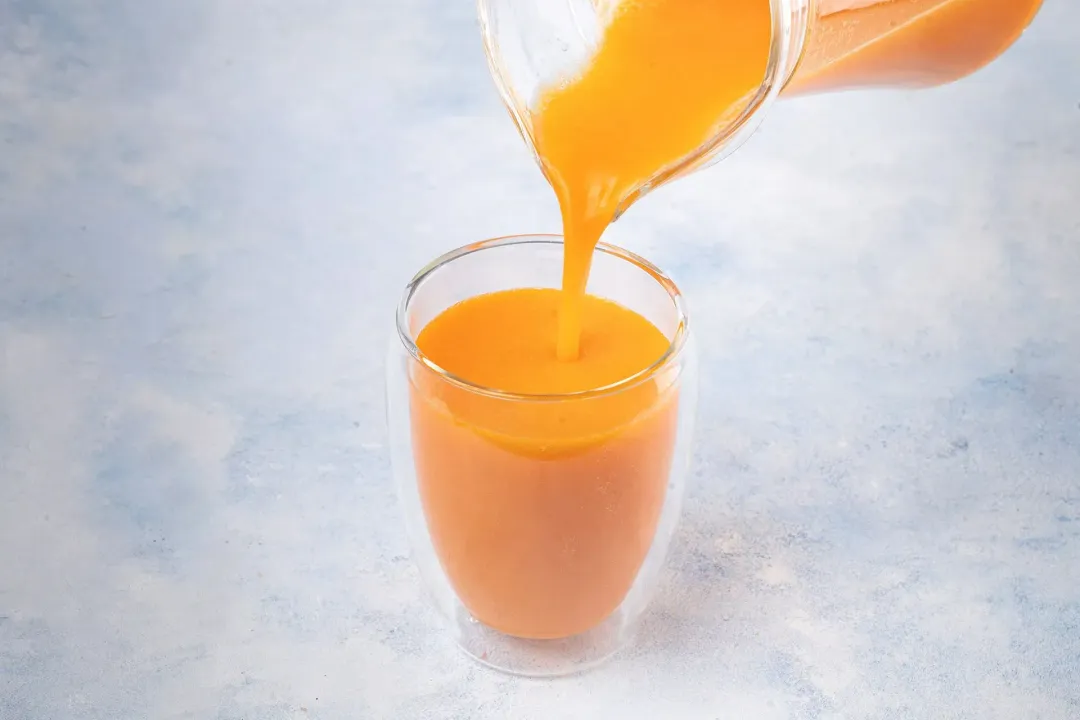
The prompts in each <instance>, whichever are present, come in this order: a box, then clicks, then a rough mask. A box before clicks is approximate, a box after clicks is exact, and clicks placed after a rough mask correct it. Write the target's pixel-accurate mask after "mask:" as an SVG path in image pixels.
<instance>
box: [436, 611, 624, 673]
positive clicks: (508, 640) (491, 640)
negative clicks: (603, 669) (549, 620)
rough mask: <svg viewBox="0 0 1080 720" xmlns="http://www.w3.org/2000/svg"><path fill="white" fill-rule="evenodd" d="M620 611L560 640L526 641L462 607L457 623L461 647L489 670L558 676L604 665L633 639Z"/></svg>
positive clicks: (457, 634)
mask: <svg viewBox="0 0 1080 720" xmlns="http://www.w3.org/2000/svg"><path fill="white" fill-rule="evenodd" d="M622 615H623V613H622V611H621V610H617V611H615V613H614V614H613V615H611V616H610V617H609V618H608V619H607V620H605V621H604V622H602V623H600V624H599V625H598V626H596V627H595V628H593V629H592V630H589V631H587V632H584V633H581V634H580V635H574V636H573V637H568V638H561V639H558V640H525V639H522V638H516V637H511V636H510V635H506V634H504V633H501V632H499V631H498V630H495V629H493V628H491V627H488V626H487V625H485V624H483V623H482V622H480V621H479V620H477V619H476V618H474V617H472V616H471V615H469V613H468V611H467V610H465V609H464V608H461V607H459V608H458V612H457V613H456V617H455V619H454V620H455V622H454V624H455V625H456V628H455V630H456V636H457V641H458V645H459V646H460V647H461V649H462V650H464V651H465V653H466V654H467V655H469V656H470V657H472V658H473V659H474V660H476V661H477V662H479V663H481V664H482V665H486V666H487V667H490V668H493V669H495V670H499V671H501V672H504V673H508V674H510V675H519V676H524V677H559V676H562V675H573V674H575V673H581V672H585V671H587V670H591V669H593V668H595V667H597V666H598V665H601V664H603V663H604V662H605V661H606V660H608V659H609V658H611V656H613V655H614V654H615V653H617V652H618V651H619V650H621V649H623V648H624V647H626V645H627V644H628V642H629V641H630V640H631V639H632V637H633V628H631V627H629V626H628V624H627V623H626V622H624V620H623V617H622Z"/></svg>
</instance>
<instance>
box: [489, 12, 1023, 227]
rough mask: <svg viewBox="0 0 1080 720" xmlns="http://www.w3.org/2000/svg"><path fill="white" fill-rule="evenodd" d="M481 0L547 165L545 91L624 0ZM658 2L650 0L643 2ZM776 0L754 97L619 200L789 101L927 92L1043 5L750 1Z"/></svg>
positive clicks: (982, 60) (582, 57)
mask: <svg viewBox="0 0 1080 720" xmlns="http://www.w3.org/2000/svg"><path fill="white" fill-rule="evenodd" d="M631 1H634V0H478V9H479V16H480V25H481V31H482V34H483V38H484V44H485V49H486V51H487V57H488V62H489V65H490V68H491V73H492V76H493V77H494V79H495V82H496V85H497V86H498V89H499V92H500V94H501V95H502V98H503V101H504V102H505V104H506V106H507V108H508V109H509V110H510V114H511V115H512V117H513V119H514V122H515V123H516V125H517V127H518V130H519V131H520V133H521V136H522V138H523V139H524V140H525V142H526V144H527V145H528V147H529V148H530V150H531V151H532V153H533V155H534V157H536V159H537V161H538V162H539V157H538V156H537V152H536V143H535V134H534V127H533V119H534V112H535V107H536V103H537V100H538V98H539V97H540V96H541V93H542V92H543V91H544V90H545V89H547V88H549V87H552V86H553V85H555V84H557V83H559V82H560V81H564V80H566V79H568V78H571V77H573V76H574V75H575V73H577V72H580V70H581V69H582V68H584V67H585V65H586V63H587V62H588V61H589V59H590V57H591V55H592V54H593V53H594V51H595V49H596V47H597V46H598V44H599V42H600V41H601V39H602V37H603V32H604V28H605V27H606V25H607V23H608V22H609V21H610V19H611V18H612V17H613V16H614V13H616V12H617V11H618V8H619V5H620V4H621V3H622V2H631ZM646 1H649V0H646ZM745 1H746V2H760V3H765V4H767V5H768V6H769V10H770V14H771V21H772V30H771V42H770V47H769V60H768V64H767V66H766V68H765V72H764V75H763V77H762V79H761V84H760V86H759V87H758V88H757V91H756V92H753V93H751V94H750V95H749V96H747V97H746V98H745V102H740V103H739V104H738V105H737V106H736V107H735V108H734V109H733V110H731V111H729V112H728V113H727V114H726V116H724V117H720V118H717V122H716V125H715V127H714V128H713V131H712V132H711V134H710V136H709V138H708V140H707V141H706V142H704V143H703V144H702V145H700V146H699V147H698V148H697V149H696V150H694V151H693V152H692V153H690V154H689V155H687V156H686V157H684V158H682V159H681V160H680V161H679V162H677V163H675V164H673V165H670V166H668V167H667V168H665V169H663V170H661V171H659V172H658V173H657V174H656V175H655V176H654V177H652V178H650V179H649V181H648V182H646V183H645V184H644V185H643V186H642V187H640V188H638V189H637V190H636V191H635V192H633V193H631V194H630V195H629V196H627V198H626V199H625V200H624V201H623V202H622V203H621V205H620V207H619V210H618V212H617V214H616V217H618V215H621V214H622V212H624V211H625V210H626V208H628V207H629V206H630V205H631V204H633V203H634V202H635V201H636V200H637V199H638V198H640V197H641V196H642V195H644V194H645V193H647V192H649V191H650V190H652V189H654V188H656V187H658V186H660V185H662V184H664V183H666V182H668V181H670V180H672V179H674V178H676V177H680V176H682V175H685V174H688V173H690V172H694V171H696V170H699V169H701V168H703V167H706V166H708V165H711V164H713V163H715V162H716V161H718V160H720V159H721V158H723V157H724V156H726V155H728V154H730V153H731V152H732V151H733V150H735V149H736V148H737V147H738V146H739V145H740V144H741V143H742V142H743V141H745V139H746V138H747V137H749V135H750V134H751V133H752V132H753V131H754V130H755V129H756V128H757V126H758V125H759V124H760V122H761V121H762V119H763V118H764V115H765V111H766V110H767V109H768V107H769V106H770V105H771V104H772V103H773V102H774V101H775V100H776V99H777V98H778V97H780V96H788V95H796V94H805V93H813V92H825V91H831V90H842V89H851V88H860V87H929V86H934V85H941V84H945V83H948V82H952V81H954V80H957V79H960V78H962V77H964V76H966V75H969V74H971V73H973V72H975V71H976V70H978V69H980V68H981V67H983V66H984V65H986V64H988V63H990V62H991V61H993V60H994V59H995V58H997V57H998V56H999V55H1001V54H1002V53H1003V52H1004V51H1005V50H1006V49H1008V48H1009V47H1010V46H1011V45H1012V44H1013V43H1014V42H1015V41H1016V40H1017V38H1019V37H1020V35H1021V33H1022V32H1023V31H1024V29H1025V28H1026V27H1027V26H1028V25H1029V24H1030V22H1031V21H1032V19H1033V18H1034V16H1035V15H1036V13H1037V12H1038V10H1039V8H1040V7H1041V5H1042V0H745Z"/></svg>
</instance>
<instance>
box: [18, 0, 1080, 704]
mask: <svg viewBox="0 0 1080 720" xmlns="http://www.w3.org/2000/svg"><path fill="white" fill-rule="evenodd" d="M1078 25H1080V6H1078V5H1077V4H1076V3H1075V2H1073V0H1047V4H1046V7H1045V9H1044V11H1043V13H1042V15H1041V16H1040V17H1039V18H1038V19H1037V21H1036V24H1035V26H1034V27H1033V28H1032V30H1031V31H1030V32H1029V33H1028V34H1027V35H1026V36H1025V37H1024V38H1023V40H1022V41H1021V42H1020V44H1019V45H1017V46H1016V47H1015V48H1014V49H1013V50H1012V51H1011V52H1010V53H1009V54H1008V55H1007V56H1006V57H1005V58H1004V59H1003V60H1002V61H1000V62H998V63H996V64H995V65H993V66H992V67H991V68H989V69H988V70H986V71H985V72H983V73H981V74H979V75H977V76H975V77H973V78H970V79H968V80H966V81H964V82H962V83H959V84H957V85H954V86H950V87H947V88H943V89H938V90H933V91H926V92H921V93H902V92H877V93H852V94H843V95H836V96H831V97H818V98H811V99H803V100H795V101H788V102H785V103H783V104H781V105H778V106H777V107H776V108H775V109H774V112H773V113H772V115H771V116H770V118H769V119H768V120H767V122H766V124H765V127H764V128H763V129H762V131H761V132H760V133H759V134H758V135H757V136H756V137H755V138H754V139H753V140H752V141H751V143H750V144H749V145H747V146H746V147H744V148H743V149H742V150H741V151H740V152H739V153H737V154H736V156H734V157H733V158H732V159H731V160H730V161H728V162H726V163H724V164H723V165H721V166H719V167H717V168H714V169H712V170H711V171H709V172H707V173H704V174H701V175H698V176H696V177H694V178H691V179H689V180H686V181H682V182H680V183H679V184H676V185H673V186H671V187H670V188H668V189H665V190H664V191H662V192H658V193H657V194H655V195H654V196H652V197H649V198H647V199H646V200H645V201H643V202H642V203H641V204H640V205H639V206H638V207H636V208H634V209H633V210H632V211H631V212H630V213H628V214H627V216H626V217H625V218H624V219H623V220H622V221H620V223H619V224H618V225H617V226H616V227H615V228H614V229H613V230H612V232H611V235H610V240H611V241H613V242H616V243H619V244H623V245H625V246H627V247H630V248H631V249H634V250H636V251H639V252H641V253H643V254H645V255H646V256H648V257H650V258H651V259H653V260H655V261H656V262H657V263H658V264H660V265H661V266H663V267H665V268H667V269H669V270H670V271H671V272H672V274H673V275H674V276H675V277H676V279H677V280H679V281H680V283H681V284H682V286H683V288H684V290H685V291H686V292H687V294H688V296H689V300H690V303H691V312H692V313H693V315H694V317H695V323H696V327H697V330H698V332H699V333H700V335H699V337H700V339H701V349H702V354H703V357H702V359H703V362H702V393H703V394H702V404H701V420H700V424H699V428H700V432H699V436H698V441H697V445H696V447H697V451H696V457H695V465H694V470H693V476H692V478H691V479H690V483H689V491H688V497H687V502H686V506H685V513H684V517H683V522H682V525H681V526H680V529H679V531H678V534H677V536H676V538H675V541H674V544H673V549H672V554H671V557H670V562H669V565H668V570H667V571H666V573H665V575H664V578H663V581H662V584H661V587H660V589H659V591H658V596H657V598H656V600H655V602H654V604H653V606H652V608H651V610H650V612H649V614H648V616H647V618H646V620H645V622H644V626H643V628H642V631H641V635H640V638H639V641H638V642H637V644H636V645H634V646H633V647H632V648H631V649H630V650H628V651H626V652H624V653H623V654H622V655H620V656H618V657H617V658H616V659H615V660H614V661H613V662H611V663H610V664H608V665H606V666H604V667H603V668H602V669H600V670H598V671H596V672H593V673H591V674H588V675H585V676H580V677H575V678H570V679H564V680H561V681H556V682H539V681H527V680H519V679H513V678H509V677H505V676H502V675H499V674H496V673H493V672H490V671H488V670H485V669H483V668H481V667H479V666H477V665H474V664H473V663H471V662H470V661H468V660H467V659H466V658H465V657H464V656H463V655H462V654H461V653H459V652H458V651H457V650H456V649H455V648H454V647H453V646H452V645H451V643H450V641H449V640H448V639H447V638H446V636H445V635H442V634H440V633H439V630H438V628H439V625H438V622H437V620H436V616H435V615H434V613H433V611H431V610H429V609H428V607H427V606H426V605H425V603H424V601H423V595H422V591H421V586H420V581H419V578H418V575H417V572H416V570H415V569H414V567H413V565H412V564H411V563H410V560H409V548H408V545H407V542H406V538H405V534H404V532H403V529H402V526H401V523H400V521H399V514H398V507H397V501H396V496H395V491H394V487H393V483H392V480H391V476H390V471H389V467H388V457H387V451H386V437H385V431H384V420H383V400H382V386H383V376H382V365H383V355H384V348H385V343H386V342H387V341H388V340H389V338H390V327H391V324H390V317H391V312H392V308H393V305H394V303H395V302H396V299H397V293H398V290H399V288H400V287H401V286H402V285H403V284H404V282H405V281H406V280H407V278H408V276H409V275H410V274H411V273H412V271H414V270H415V269H416V268H418V267H419V266H420V265H421V264H422V263H423V262H425V261H427V260H428V259H430V258H431V257H433V256H434V255H436V254H438V253H440V252H442V251H444V250H446V249H449V248H451V247H454V246H457V245H460V244H463V243H466V242H469V241H473V240H477V239H481V238H486V237H491V236H495V235H501V234H510V233H515V232H528V231H538V230H546V231H550V230H557V221H558V218H557V213H556V209H555V206H554V202H553V200H552V197H551V193H550V190H549V189H548V188H547V187H546V186H545V184H544V182H543V180H542V178H541V176H540V174H539V172H538V171H537V170H536V169H535V167H534V166H533V165H532V163H531V160H530V158H529V157H528V155H527V153H526V152H525V150H524V148H523V147H522V145H521V142H520V140H519V139H518V137H517V136H516V134H515V131H514V129H513V128H512V126H511V123H510V121H509V120H508V118H507V117H506V116H505V114H504V112H503V110H502V108H501V106H500V105H499V103H498V99H497V97H496V95H495V92H494V90H493V88H492V85H491V83H490V80H489V78H488V76H487V70H486V67H485V65H484V62H483V57H482V51H481V47H480V42H479V35H478V30H477V28H476V25H475V20H474V10H473V7H472V3H471V2H467V1H459V0H453V1H447V0H396V1H394V2H382V3H376V2H364V1H360V2H344V1H342V0H318V1H316V2H304V3H298V2H287V1H285V0H278V1H276V2H274V1H271V0H240V1H237V2H232V1H230V2H215V1H213V0H188V1H187V2H166V1H165V0H115V1H114V2H109V3H103V2H92V1H91V0H0V363H2V364H0V369H2V372H0V718H3V720H54V719H68V718H70V719H72V720H82V719H91V718H92V719H95V720H96V719H98V718H102V719H109V720H111V719H114V718H152V719H154V720H158V719H166V718H210V719H215V720H226V719H227V720H239V719H241V718H242V719H244V720H279V719H284V718H289V719H298V718H303V719H304V720H308V719H313V720H316V719H317V720H336V719H338V718H395V719H397V718H406V719H408V718H499V719H503V718H515V719H519V718H520V719H525V720H532V719H545V720H546V719H548V718H571V719H578V718H647V719H649V720H655V719H657V718H688V719H691V720H698V719H700V720H717V719H723V720H728V719H731V720H745V719H754V720H757V719H759V718H760V719H762V720H782V719H790V720H811V719H815V718H817V719H821V720H826V719H828V720H839V719H841V718H843V719H848V718H850V719H852V720H854V719H862V718H869V719H874V720H878V719H880V720H886V719H896V720H910V719H912V718H928V719H932V720H943V719H952V718H956V719H960V718H964V719H969V718H970V719H971V720H1017V719H1019V718H1024V719H1036V718H1044V719H1046V720H1075V719H1076V718H1078V717H1080V202H1078V200H1080V73H1078V72H1077V70H1080V46H1078V45H1077V41H1076V37H1077V35H1076V28H1077V26H1078Z"/></svg>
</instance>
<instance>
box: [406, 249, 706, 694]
mask: <svg viewBox="0 0 1080 720" xmlns="http://www.w3.org/2000/svg"><path fill="white" fill-rule="evenodd" d="M562 256H563V247H562V239H561V238H560V237H558V236H553V235H534V236H519V237H510V238H502V239H498V240H490V241H486V242H481V243H477V244H474V245H469V246H467V247H464V248H461V249H459V250H456V251H454V252H451V253H449V254H447V255H445V256H443V257H441V258H439V259H437V260H435V261H434V262H433V263H431V264H430V265H428V266H427V267H426V268H424V269H423V270H421V271H420V273H419V274H417V275H416V277H415V278H413V280H412V282H410V283H409V285H408V286H407V287H406V289H405V293H404V297H403V298H402V301H401V304H400V306H399V308H398V313H397V334H398V337H397V338H396V339H395V340H394V341H393V343H392V345H391V348H390V353H389V358H388V363H387V400H388V420H389V425H390V439H391V445H392V451H393V463H394V474H395V476H396V479H397V482H398V489H399V494H400V499H401V503H402V506H403V509H404V513H405V520H406V525H407V529H408V532H409V535H410V540H411V543H412V547H413V552H414V557H415V560H416V562H417V564H418V566H419V569H420V571H421V575H422V576H423V578H424V581H425V583H426V584H427V586H428V589H429V590H430V591H431V594H432V596H433V599H434V601H435V604H436V606H437V607H438V609H439V610H440V611H441V613H442V614H443V615H444V616H445V618H446V619H447V621H448V624H449V627H450V629H451V631H452V633H453V635H454V637H455V639H456V640H457V642H458V643H459V644H460V645H461V646H462V647H463V648H464V649H465V651H466V652H468V653H469V654H470V655H472V656H474V657H475V658H477V659H478V660H480V661H481V662H483V663H486V664H488V665H490V666H493V667H496V668H498V669H501V670H504V671H507V672H511V673H516V674H523V675H560V674H566V673H570V672H576V671H579V670H583V669H586V668H588V667H590V666H592V665H594V664H596V663H598V662H600V661H602V660H604V659H605V658H607V657H608V656H610V655H611V654H612V653H613V652H615V651H616V650H618V649H619V648H620V647H622V646H623V644H625V642H626V641H627V640H628V639H629V638H630V636H631V635H632V633H633V630H634V628H635V626H636V624H637V621H638V619H639V618H640V617H641V615H642V613H643V611H644V610H645V607H646V604H647V603H648V600H649V596H650V594H651V592H652V590H653V587H654V585H655V584H656V580H657V577H658V574H659V570H660V568H661V566H662V564H663V561H664V556H665V554H666V552H667V547H668V543H669V541H670V539H671V536H672V534H673V532H674V530H675V526H676V523H677V521H678V517H679V512H680V507H681V503H682V495H683V483H684V478H685V475H686V469H687V464H688V462H689V454H690V441H691V435H692V432H693V421H694V412H695V405H696V400H697V364H696V356H695V352H694V347H693V342H692V338H691V336H690V331H689V326H688V324H687V315H686V311H685V308H684V305H683V298H682V296H681V295H680V293H679V290H678V288H677V287H676V286H675V284H674V283H672V281H671V280H670V279H668V278H667V277H666V276H665V275H664V274H663V273H661V272H660V271H659V270H657V269H656V268H655V267H653V266H652V265H651V264H649V263H648V262H646V261H645V260H643V259H642V258H640V257H637V256H636V255H634V254H632V253H629V252H627V251H625V250H621V249H619V248H616V247H612V246H609V245H601V246H600V247H599V248H598V249H597V251H596V254H595V257H594V260H593V270H592V274H591V276H590V279H589V287H588V290H589V292H590V293H591V294H593V295H596V296H599V297H602V298H606V299H609V300H612V301H614V302H616V303H619V304H620V305H623V306H624V307H627V308H629V309H631V310H634V311H635V312H637V313H639V314H640V315H642V316H644V317H645V318H646V319H648V320H649V321H651V322H652V323H653V324H654V325H655V326H656V327H657V328H658V329H659V330H660V331H661V332H663V333H664V334H665V336H666V337H667V338H668V340H669V341H670V344H669V346H668V348H667V351H666V352H665V353H664V355H663V356H662V357H661V358H660V359H659V360H658V361H657V362H656V363H655V364H654V365H653V366H651V367H649V368H645V369H643V370H642V371H641V372H639V373H638V374H636V375H634V376H633V377H629V378H626V379H625V380H622V381H620V382H618V383H616V384H614V385H610V386H608V387H603V388H596V389H594V390H589V391H586V392H579V393H572V394H565V395H518V394H513V393H507V392H503V391H502V390H500V389H499V388H486V387H479V386H477V385H474V384H471V383H469V382H468V381H467V380H466V379H463V378H458V377H454V376H452V375H450V374H449V373H447V372H445V371H444V370H442V369H441V368H439V367H438V366H437V365H436V364H435V363H434V362H433V361H432V360H431V359H429V358H427V357H425V356H424V354H423V353H422V351H421V350H420V349H419V348H418V347H417V343H416V340H417V337H418V335H419V333H420V332H421V330H422V329H423V328H424V327H425V325H427V323H429V322H430V321H431V320H432V319H434V318H435V317H436V316H438V315H439V314H440V313H441V312H442V311H443V310H445V309H447V308H449V307H450V306H452V305H454V304H456V303H458V302H461V301H463V300H466V299H468V298H470V297H474V296H477V295H481V294H485V293H491V292H496V291H500V290H511V289H518V288H557V287H559V284H560V280H561V272H562ZM553 352H554V350H553ZM583 419H584V420H586V421H585V422H581V421H582V420H583ZM561 423H565V424H564V425H563V427H585V426H587V427H588V431H587V432H586V433H583V434H582V435H580V436H575V435H574V434H572V433H571V434H569V435H568V434H566V433H565V432H557V433H556V432H554V431H553V430H552V429H553V428H558V427H559V426H560V424H561Z"/></svg>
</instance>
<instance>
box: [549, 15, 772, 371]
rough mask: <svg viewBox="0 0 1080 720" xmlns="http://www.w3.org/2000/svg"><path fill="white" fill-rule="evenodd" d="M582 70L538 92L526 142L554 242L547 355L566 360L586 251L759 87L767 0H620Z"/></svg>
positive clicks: (765, 54)
mask: <svg viewBox="0 0 1080 720" xmlns="http://www.w3.org/2000/svg"><path fill="white" fill-rule="evenodd" d="M610 13H611V20H610V23H609V24H608V26H607V28H606V29H605V31H604V34H603V37H602V39H601V42H600V44H599V46H598V48H597V51H596V53H595V55H594V56H593V58H592V60H591V61H590V62H589V63H588V64H587V66H586V67H585V68H584V70H583V71H582V73H581V74H580V75H579V76H578V77H576V78H571V79H570V80H568V81H567V82H565V83H564V84H561V85H559V86H557V87H552V88H550V89H548V90H547V92H545V93H544V94H543V95H542V96H541V98H540V99H539V102H538V104H537V109H536V115H535V118H534V123H533V126H534V127H533V132H534V136H535V137H534V141H535V145H536V149H537V154H538V155H539V157H540V162H541V165H542V167H543V170H544V173H545V175H546V176H547V178H548V180H549V182H550V183H551V185H552V187H553V188H554V189H555V194H556V195H557V197H558V199H559V206H560V209H561V211H562V221H563V234H564V236H565V242H566V245H565V253H566V256H565V262H564V267H563V293H564V297H563V299H562V302H561V305H560V310H559V328H558V343H557V355H558V357H559V359H560V360H563V361H571V360H575V359H576V358H577V357H578V354H579V350H580V347H579V343H580V336H581V303H582V297H583V296H584V294H585V288H586V284H587V281H588V275H589V267H590V263H591V259H592V253H593V250H594V249H595V247H596V244H597V242H599V240H600V236H601V235H602V234H603V232H604V230H605V229H606V228H607V226H608V225H609V224H610V223H611V221H612V219H613V218H614V217H615V213H616V211H617V210H618V209H619V207H620V205H621V204H622V203H623V201H624V200H626V199H627V198H628V197H630V196H631V195H632V194H633V193H634V192H636V191H637V190H639V189H640V188H642V187H643V186H644V185H645V184H646V183H648V181H649V180H650V179H651V178H653V177H655V176H656V175H657V174H658V173H659V172H660V171H662V170H663V169H665V168H667V167H669V166H671V165H673V164H674V163H676V162H678V161H679V160H680V159H682V158H684V157H685V156H687V155H689V154H691V153H693V152H694V151H695V150H696V149H697V148H699V147H700V146H702V145H703V144H705V143H706V142H707V141H708V140H709V138H710V137H711V136H712V135H713V133H714V130H715V127H716V125H717V123H718V121H719V120H720V118H721V117H723V116H725V115H726V114H727V113H728V112H730V110H731V109H732V107H733V106H735V105H736V104H738V103H740V102H741V101H744V98H746V97H748V96H750V95H751V94H752V93H753V91H754V90H756V88H757V87H758V86H759V85H760V84H761V82H762V79H763V78H764V75H765V68H766V64H767V63H768V59H769V45H770V41H771V15H770V10H769V3H768V0H752V1H750V2H748V1H747V0H624V2H622V3H620V4H619V5H617V6H616V7H614V9H612V10H611V11H610Z"/></svg>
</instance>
